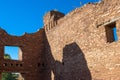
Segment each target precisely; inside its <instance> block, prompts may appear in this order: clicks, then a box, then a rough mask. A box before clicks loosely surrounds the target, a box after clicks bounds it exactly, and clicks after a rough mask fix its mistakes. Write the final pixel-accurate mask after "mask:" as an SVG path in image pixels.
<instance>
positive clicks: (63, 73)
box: [47, 42, 92, 80]
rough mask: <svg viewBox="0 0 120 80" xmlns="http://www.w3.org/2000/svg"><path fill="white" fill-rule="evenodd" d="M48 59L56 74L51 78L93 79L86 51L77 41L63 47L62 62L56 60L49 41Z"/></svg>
mask: <svg viewBox="0 0 120 80" xmlns="http://www.w3.org/2000/svg"><path fill="white" fill-rule="evenodd" d="M56 55H57V54H56ZM47 59H48V60H47V61H48V63H49V65H50V66H49V67H50V72H51V71H52V72H53V74H54V76H53V77H52V78H54V79H50V80H92V78H91V74H90V71H89V69H88V66H87V62H86V59H85V56H84V53H83V52H82V50H81V49H80V47H79V46H78V45H77V44H76V43H75V42H74V43H71V44H69V45H66V46H65V47H64V48H63V60H62V63H61V62H59V61H55V60H54V58H53V56H52V54H51V49H50V46H49V43H48V46H47ZM49 77H50V76H49Z"/></svg>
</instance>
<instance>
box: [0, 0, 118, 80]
mask: <svg viewBox="0 0 120 80" xmlns="http://www.w3.org/2000/svg"><path fill="white" fill-rule="evenodd" d="M113 23H114V24H113ZM115 26H116V28H117V35H118V41H114V40H113V31H111V30H112V28H113V27H115ZM119 29H120V0H110V1H109V0H103V1H101V2H99V3H95V4H91V3H89V4H86V5H84V6H83V7H81V8H77V9H75V10H74V11H72V12H70V13H68V14H67V15H66V16H64V14H63V13H60V12H57V11H51V12H49V13H47V14H46V15H45V16H44V29H41V30H40V31H38V32H37V33H34V34H31V35H30V34H25V35H23V36H21V37H16V36H10V35H8V34H7V33H6V32H5V31H4V30H0V65H1V66H0V72H20V73H21V74H22V76H23V77H24V78H25V80H120V76H119V74H120V62H119V61H120V57H119V56H120V50H119V47H120V40H119V37H120V30H119ZM5 45H11V46H19V47H20V48H21V50H22V52H23V55H22V58H21V56H20V58H21V59H22V61H13V60H4V59H3V56H4V54H3V53H4V46H5ZM20 55H21V54H20ZM4 63H5V64H7V66H4ZM11 63H12V64H13V66H12V67H11V66H10V64H11ZM16 64H19V65H20V66H16ZM21 65H22V66H21ZM0 77H1V75H0Z"/></svg>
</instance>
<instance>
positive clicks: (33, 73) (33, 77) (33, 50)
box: [0, 29, 47, 80]
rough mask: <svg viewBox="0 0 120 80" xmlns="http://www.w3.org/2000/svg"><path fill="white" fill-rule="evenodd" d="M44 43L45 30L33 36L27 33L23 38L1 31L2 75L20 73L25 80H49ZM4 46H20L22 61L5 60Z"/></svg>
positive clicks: (0, 58)
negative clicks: (4, 73)
mask: <svg viewBox="0 0 120 80" xmlns="http://www.w3.org/2000/svg"><path fill="white" fill-rule="evenodd" d="M44 41H45V33H44V29H41V30H40V31H38V32H37V33H33V34H27V33H26V34H25V35H23V36H21V37H17V36H11V35H9V34H7V33H6V32H5V31H4V30H2V29H0V73H2V72H17V73H18V72H19V73H21V75H22V76H23V77H24V79H25V80H39V79H41V80H47V77H45V76H47V75H46V72H47V71H46V67H45V66H46V65H45V63H44V61H45V58H44V53H45V50H44ZM4 46H19V47H20V48H21V51H22V60H18V61H17V60H7V59H4ZM16 54H17V53H16ZM20 56H21V54H20V55H19V57H20ZM0 78H1V77H0ZM0 80H1V79H0Z"/></svg>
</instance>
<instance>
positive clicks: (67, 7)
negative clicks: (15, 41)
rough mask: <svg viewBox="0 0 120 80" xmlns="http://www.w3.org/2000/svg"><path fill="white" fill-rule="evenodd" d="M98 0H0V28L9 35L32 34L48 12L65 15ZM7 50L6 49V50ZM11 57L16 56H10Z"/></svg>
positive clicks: (40, 25) (39, 26) (41, 23)
mask: <svg viewBox="0 0 120 80" xmlns="http://www.w3.org/2000/svg"><path fill="white" fill-rule="evenodd" d="M98 1H100V0H0V27H1V28H3V29H4V30H6V31H7V32H8V33H9V34H11V35H16V36H20V35H22V34H24V33H25V32H27V33H34V32H36V31H37V30H38V29H39V28H42V26H43V16H44V15H45V13H47V12H48V11H50V10H58V11H60V12H63V13H65V14H67V13H68V12H70V11H72V10H74V9H75V8H77V7H80V6H81V4H80V3H82V5H84V4H86V3H88V2H98ZM6 50H7V49H6ZM12 56H14V57H15V56H16V55H14V54H12Z"/></svg>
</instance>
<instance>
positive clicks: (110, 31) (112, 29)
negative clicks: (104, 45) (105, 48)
mask: <svg viewBox="0 0 120 80" xmlns="http://www.w3.org/2000/svg"><path fill="white" fill-rule="evenodd" d="M105 31H106V38H107V42H109V43H111V42H114V41H118V36H117V30H116V23H111V24H109V25H107V26H105Z"/></svg>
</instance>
